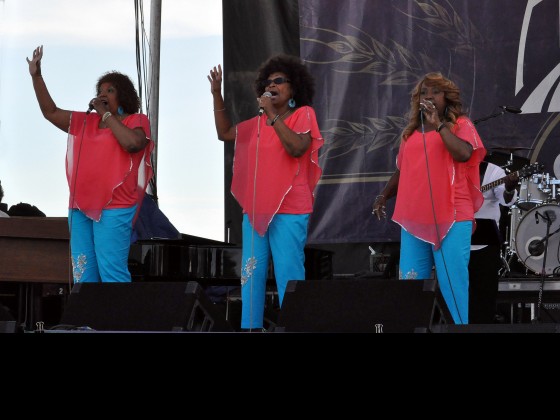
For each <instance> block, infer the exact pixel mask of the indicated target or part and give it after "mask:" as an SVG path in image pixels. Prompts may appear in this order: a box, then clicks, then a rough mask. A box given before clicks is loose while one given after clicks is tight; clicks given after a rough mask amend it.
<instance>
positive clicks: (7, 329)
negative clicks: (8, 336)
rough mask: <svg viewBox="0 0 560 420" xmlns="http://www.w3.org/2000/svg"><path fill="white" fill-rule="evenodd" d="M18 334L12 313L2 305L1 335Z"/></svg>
mask: <svg viewBox="0 0 560 420" xmlns="http://www.w3.org/2000/svg"><path fill="white" fill-rule="evenodd" d="M13 332H16V320H15V319H14V317H13V316H12V314H11V313H10V310H9V309H8V308H7V307H6V306H4V305H2V304H0V333H13Z"/></svg>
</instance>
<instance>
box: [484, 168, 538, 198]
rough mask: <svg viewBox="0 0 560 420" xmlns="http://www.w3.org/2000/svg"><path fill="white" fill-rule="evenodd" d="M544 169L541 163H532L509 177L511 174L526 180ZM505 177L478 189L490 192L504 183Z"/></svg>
mask: <svg viewBox="0 0 560 420" xmlns="http://www.w3.org/2000/svg"><path fill="white" fill-rule="evenodd" d="M543 168H544V165H543V164H542V163H538V162H535V163H532V164H531V165H526V166H524V167H523V168H521V169H520V170H518V171H515V172H511V173H510V174H509V175H511V174H516V175H517V176H518V177H519V178H527V177H529V176H531V175H533V174H536V173H538V172H541V171H542V170H543ZM509 175H506V176H504V177H503V178H500V179H497V180H495V181H492V182H490V183H488V184H485V185H483V186H482V187H480V191H482V192H485V191H488V190H491V189H492V188H494V187H497V186H498V185H500V184H503V183H504V182H506V178H507V177H508V176H509Z"/></svg>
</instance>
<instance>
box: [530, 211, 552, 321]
mask: <svg viewBox="0 0 560 420" xmlns="http://www.w3.org/2000/svg"><path fill="white" fill-rule="evenodd" d="M536 214H537V215H538V216H540V217H542V218H543V219H544V220H546V236H545V246H544V257H543V262H542V271H541V284H540V286H539V298H538V300H537V315H536V316H535V318H533V319H532V322H533V324H538V323H539V322H541V305H542V295H543V289H544V279H545V274H546V255H547V253H548V238H549V236H550V235H549V233H550V225H552V221H551V220H550V217H549V216H548V215H542V214H540V213H539V212H537V213H536Z"/></svg>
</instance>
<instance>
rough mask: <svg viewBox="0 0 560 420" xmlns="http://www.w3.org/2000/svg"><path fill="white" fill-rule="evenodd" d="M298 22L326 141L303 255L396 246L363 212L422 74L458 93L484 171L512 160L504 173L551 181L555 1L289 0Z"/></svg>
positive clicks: (559, 67) (556, 73) (394, 232)
mask: <svg viewBox="0 0 560 420" xmlns="http://www.w3.org/2000/svg"><path fill="white" fill-rule="evenodd" d="M327 4H328V7H325V6H326V5H327ZM299 11H300V13H299V15H300V54H301V57H302V58H303V59H304V60H305V61H306V63H307V64H308V65H309V66H310V67H311V70H312V72H313V74H314V75H315V78H316V80H317V94H316V96H315V101H314V102H315V103H314V105H315V109H316V111H317V114H318V117H319V126H320V128H321V131H322V133H323V136H324V138H325V146H324V147H323V149H322V153H321V155H320V163H321V167H322V168H323V171H324V174H323V177H322V180H321V181H320V184H319V186H318V189H317V191H316V197H317V200H316V203H315V210H314V214H313V216H312V219H311V226H310V236H309V242H310V243H316V244H329V243H348V242H392V241H394V242H396V241H398V240H399V227H398V225H396V223H394V222H392V221H391V220H390V218H389V219H387V220H386V221H378V220H377V217H375V216H373V215H372V214H371V211H372V205H373V201H374V198H375V196H376V195H377V194H378V193H379V191H380V190H381V189H382V188H383V186H384V185H385V183H386V182H387V180H388V178H389V176H390V175H391V174H392V173H393V171H394V169H395V158H396V154H397V151H398V145H399V135H400V133H401V131H402V129H403V127H404V124H405V120H404V114H405V112H406V111H407V109H408V107H409V100H410V91H411V89H412V87H413V86H414V84H415V83H416V82H417V80H418V79H419V78H420V77H421V76H422V75H424V74H425V73H427V72H431V71H440V72H442V73H443V74H444V75H446V76H447V77H449V78H451V79H452V80H454V81H455V82H456V83H457V84H458V85H459V87H460V88H461V92H462V98H463V106H464V108H465V110H466V111H467V113H468V114H469V116H470V118H471V119H472V120H474V121H475V122H477V129H478V130H479V133H480V135H481V137H482V140H483V142H484V144H485V146H486V148H487V149H488V152H489V153H488V156H487V160H490V161H493V162H495V163H497V164H499V165H500V166H502V165H505V164H506V163H507V160H508V158H510V157H511V156H512V155H513V157H514V159H513V160H514V165H512V166H515V165H517V166H519V165H523V164H525V163H529V162H531V163H532V162H539V163H542V164H544V172H546V173H548V174H549V175H550V176H551V177H555V176H556V177H558V176H560V174H555V173H554V172H553V171H554V168H555V165H554V163H555V160H556V158H557V157H558V155H559V153H560V139H559V135H560V133H559V128H558V127H557V125H558V122H559V120H560V117H559V114H558V112H559V111H560V92H559V90H560V88H559V85H558V81H559V78H560V49H559V40H560V34H559V21H560V19H559V2H558V1H557V0H542V1H540V0H529V1H514V2H513V1H511V0H492V1H468V0H434V1H410V0H393V1H386V0H352V1H336V2H335V1H333V2H325V1H323V0H299ZM501 106H507V107H508V108H507V109H508V110H510V111H511V110H515V108H519V109H521V110H522V113H519V114H514V113H511V112H508V111H505V110H504V109H503V108H501ZM559 160H560V159H559ZM557 165H560V164H559V163H557ZM517 169H519V168H516V167H514V168H513V170H517ZM557 170H558V169H557ZM389 203H390V207H389V208H388V210H389V211H388V215H389V216H391V215H392V211H393V206H394V200H390V202H389Z"/></svg>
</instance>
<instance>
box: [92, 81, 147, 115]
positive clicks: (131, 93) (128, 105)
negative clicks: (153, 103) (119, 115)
mask: <svg viewBox="0 0 560 420" xmlns="http://www.w3.org/2000/svg"><path fill="white" fill-rule="evenodd" d="M103 83H111V84H112V85H113V86H114V87H115V88H116V89H117V97H118V99H119V105H120V106H122V108H123V111H124V112H125V113H126V114H136V113H137V112H138V111H140V97H139V96H138V92H136V88H135V87H134V83H132V80H130V78H129V77H128V76H127V75H126V74H122V73H119V72H118V71H114V70H113V71H109V72H107V73H105V74H103V75H102V76H101V77H100V78H99V80H98V81H97V84H96V85H95V93H96V95H98V94H99V90H100V89H101V85H102V84H103Z"/></svg>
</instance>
